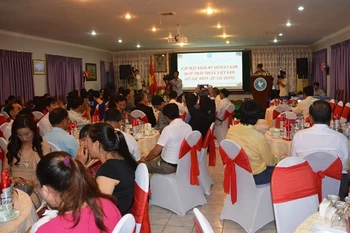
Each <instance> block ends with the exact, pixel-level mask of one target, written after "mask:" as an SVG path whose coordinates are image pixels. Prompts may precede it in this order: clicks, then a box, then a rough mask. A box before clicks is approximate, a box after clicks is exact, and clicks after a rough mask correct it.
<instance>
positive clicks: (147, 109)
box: [133, 104, 157, 127]
mask: <svg viewBox="0 0 350 233" xmlns="http://www.w3.org/2000/svg"><path fill="white" fill-rule="evenodd" d="M135 109H136V110H140V111H142V112H144V113H145V114H146V116H147V118H148V123H150V124H151V125H152V127H154V126H155V125H156V123H157V122H156V117H155V116H154V113H153V109H152V108H151V107H148V106H146V105H144V104H137V105H136V107H135V108H134V109H133V110H135Z"/></svg>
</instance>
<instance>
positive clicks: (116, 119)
mask: <svg viewBox="0 0 350 233" xmlns="http://www.w3.org/2000/svg"><path fill="white" fill-rule="evenodd" d="M121 121H122V116H121V114H120V111H119V110H118V109H116V108H109V109H108V110H106V112H105V117H104V122H106V123H108V124H110V125H111V126H113V128H114V129H115V130H119V131H120V123H121ZM121 133H122V134H123V135H124V137H125V141H126V144H127V145H128V148H129V152H130V154H132V156H134V158H135V160H136V161H139V160H140V158H141V155H140V150H139V146H138V145H137V142H136V140H135V138H134V137H133V136H131V135H130V134H128V133H125V132H121Z"/></svg>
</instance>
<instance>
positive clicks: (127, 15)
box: [124, 13, 132, 19]
mask: <svg viewBox="0 0 350 233" xmlns="http://www.w3.org/2000/svg"><path fill="white" fill-rule="evenodd" d="M124 18H126V19H131V18H132V16H131V15H130V14H129V13H127V14H126V15H125V16H124Z"/></svg>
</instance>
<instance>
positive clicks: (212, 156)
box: [202, 128, 216, 166]
mask: <svg viewBox="0 0 350 233" xmlns="http://www.w3.org/2000/svg"><path fill="white" fill-rule="evenodd" d="M215 138H216V137H215V135H214V133H213V130H211V129H210V128H209V130H208V132H207V134H206V135H205V138H204V141H203V145H202V148H203V149H205V148H207V147H209V148H208V150H209V166H215V164H216V151H215V141H214V140H215Z"/></svg>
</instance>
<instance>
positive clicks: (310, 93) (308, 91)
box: [303, 86, 314, 98]
mask: <svg viewBox="0 0 350 233" xmlns="http://www.w3.org/2000/svg"><path fill="white" fill-rule="evenodd" d="M303 92H304V97H305V98H306V97H308V96H313V95H314V88H313V87H312V86H306V87H304V89H303Z"/></svg>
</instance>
